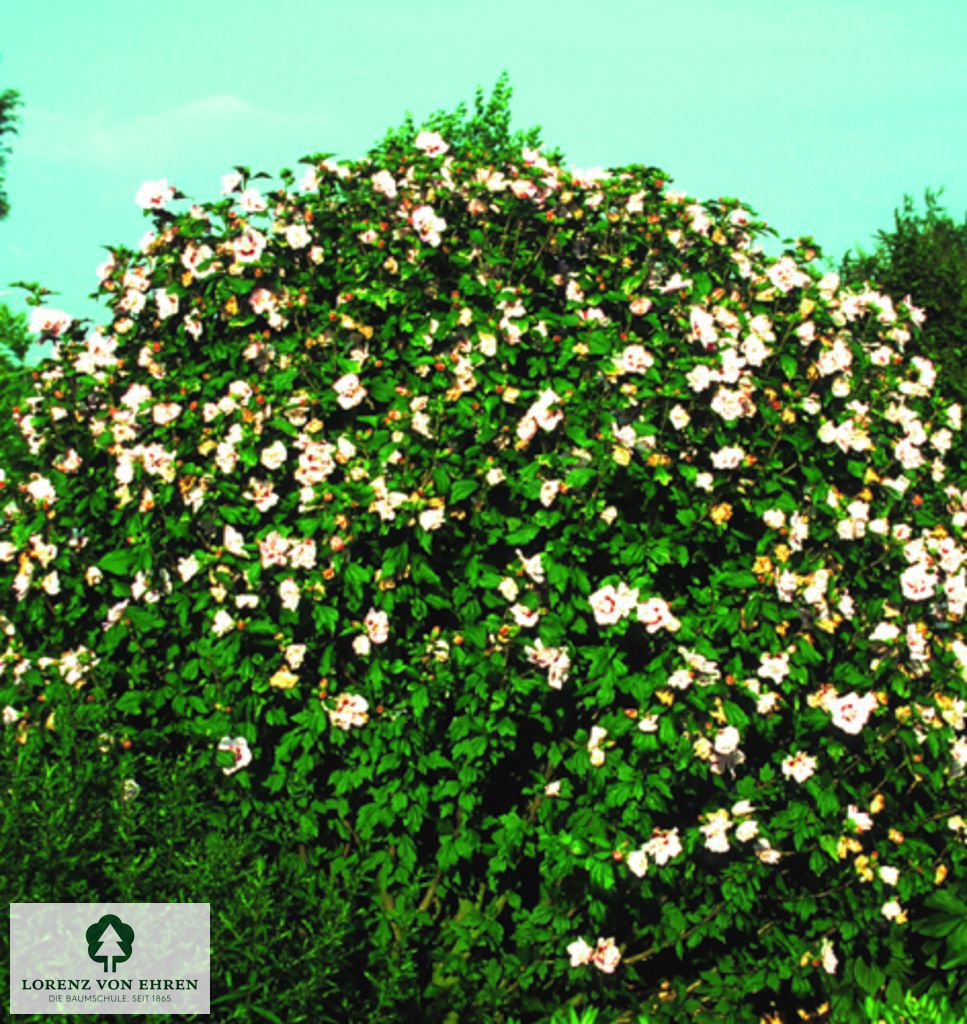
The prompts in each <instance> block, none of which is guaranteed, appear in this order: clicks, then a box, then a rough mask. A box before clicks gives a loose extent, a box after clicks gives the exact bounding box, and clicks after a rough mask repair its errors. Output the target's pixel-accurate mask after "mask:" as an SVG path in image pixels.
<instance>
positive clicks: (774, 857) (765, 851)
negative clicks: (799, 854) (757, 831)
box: [755, 838, 782, 864]
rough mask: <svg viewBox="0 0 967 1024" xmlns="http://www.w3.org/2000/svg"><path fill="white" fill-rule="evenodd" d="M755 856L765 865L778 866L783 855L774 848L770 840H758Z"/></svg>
mask: <svg viewBox="0 0 967 1024" xmlns="http://www.w3.org/2000/svg"><path fill="white" fill-rule="evenodd" d="M755 855H756V856H757V857H758V858H759V860H760V861H762V863H763V864H778V863H779V860H780V859H781V857H782V854H781V853H780V852H779V851H778V850H774V849H773V848H772V844H771V843H770V842H769V840H768V839H762V838H760V839H757V840H756V842H755Z"/></svg>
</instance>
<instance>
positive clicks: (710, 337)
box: [689, 306, 719, 349]
mask: <svg viewBox="0 0 967 1024" xmlns="http://www.w3.org/2000/svg"><path fill="white" fill-rule="evenodd" d="M689 321H690V323H691V328H692V338H693V339H694V340H695V341H698V342H701V344H702V345H704V346H705V348H706V349H714V348H715V347H716V344H717V342H718V337H719V336H718V331H717V330H716V328H715V317H714V316H712V314H711V313H709V312H708V311H707V310H704V309H702V308H701V307H699V306H692V309H691V312H690V313H689Z"/></svg>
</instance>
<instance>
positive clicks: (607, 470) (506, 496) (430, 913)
mask: <svg viewBox="0 0 967 1024" xmlns="http://www.w3.org/2000/svg"><path fill="white" fill-rule="evenodd" d="M507 98H508V90H507V88H506V86H505V84H504V83H501V85H500V86H499V87H498V89H497V91H496V92H495V93H494V95H493V96H492V97H491V98H490V100H488V101H486V102H485V101H484V100H483V99H482V98H481V97H480V96H479V95H478V99H477V104H476V108H475V110H474V111H473V112H472V113H469V114H468V112H467V111H466V109H465V108H459V109H458V110H457V112H456V113H454V114H442V113H441V114H438V115H435V116H434V117H432V118H431V119H430V120H429V121H428V122H427V123H426V124H424V125H422V126H421V127H420V129H419V130H418V129H417V127H416V126H415V125H414V124H413V123H412V122H410V121H408V122H407V123H405V124H404V125H403V127H402V128H400V129H399V130H397V131H393V132H390V133H389V134H388V135H387V136H386V137H385V138H384V139H383V140H382V142H380V143H379V144H377V145H376V146H374V148H373V149H372V150H371V151H370V152H369V154H368V155H367V156H366V157H365V158H364V159H361V160H357V161H345V162H337V161H335V160H334V159H332V158H331V156H329V155H327V154H316V155H313V156H310V157H308V158H306V159H305V160H304V161H303V163H304V164H305V165H306V170H305V173H304V174H302V176H301V178H300V177H297V176H296V175H295V174H294V173H293V172H291V171H289V170H283V171H282V172H281V173H280V175H279V180H280V182H281V184H280V185H279V186H278V187H273V188H271V189H269V188H268V187H267V186H266V187H265V188H264V189H263V188H261V187H260V185H259V184H258V181H259V179H260V178H263V177H265V176H264V175H258V174H251V173H250V172H249V170H248V169H247V168H243V167H239V168H237V169H236V171H235V172H234V173H232V174H229V175H227V176H226V178H225V179H224V181H223V188H222V198H220V199H218V200H216V201H212V202H206V203H199V204H197V205H191V206H188V204H187V203H182V202H180V201H181V200H183V199H184V197H183V196H182V195H181V194H180V193H179V192H178V191H177V190H176V189H175V188H174V187H173V186H171V185H169V184H168V183H167V181H165V180H161V181H155V182H147V183H145V185H144V186H143V187H142V188H141V190H140V191H139V192H138V201H139V202H140V204H141V205H142V206H143V207H144V208H145V210H146V215H147V216H148V218H149V219H150V221H151V227H152V229H151V231H150V232H149V233H148V234H147V235H146V236H145V238H144V239H143V240H142V242H141V244H140V247H139V248H138V249H135V250H132V249H128V248H123V247H116V248H113V249H112V250H111V256H110V258H109V259H108V261H107V262H106V263H105V265H104V266H103V267H102V268H101V270H100V294H101V295H102V296H103V299H104V301H105V303H106V305H107V307H108V308H109V310H110V315H109V316H106V317H105V321H106V322H105V323H104V324H103V325H100V326H95V327H93V328H92V329H88V326H87V325H84V324H79V323H75V322H73V321H72V320H71V318H70V317H69V316H68V315H67V314H66V313H63V312H60V311H57V310H53V309H48V308H45V307H42V306H40V305H38V307H37V308H36V309H35V312H34V317H33V328H34V330H36V331H38V333H39V334H40V336H41V337H42V338H44V339H55V340H56V349H55V357H54V358H53V359H52V360H50V361H48V362H46V363H45V364H43V365H42V366H41V367H40V368H39V369H38V370H37V372H35V373H34V378H35V379H34V386H33V393H32V394H31V395H30V396H29V397H28V398H27V399H26V401H25V402H24V403H22V404H21V405H20V406H19V407H18V409H17V410H16V412H15V417H14V418H15V420H16V423H17V426H18V427H19V430H20V432H21V434H22V436H23V439H24V441H25V442H26V445H27V448H26V449H24V451H23V452H22V453H20V454H17V449H13V448H12V449H10V451H11V452H13V453H14V454H12V455H8V456H6V457H5V463H6V464H5V466H4V477H5V479H4V484H5V489H4V491H3V495H4V501H5V504H4V506H3V515H2V523H0V560H2V561H0V571H2V575H3V580H4V586H3V588H2V593H3V597H2V601H3V605H2V607H3V609H4V612H5V621H4V628H5V632H6V651H5V653H4V654H3V656H2V671H3V675H2V679H3V684H2V685H3V690H2V694H0V699H2V700H3V702H4V703H6V704H7V705H8V706H7V709H6V711H5V721H6V723H7V729H8V734H11V735H13V734H15V735H16V738H17V739H19V740H20V741H21V742H23V743H25V744H28V743H31V742H32V737H33V736H35V735H36V733H37V731H38V730H42V729H43V728H44V726H45V725H48V726H50V727H52V728H54V729H56V728H57V725H56V714H57V708H56V700H55V699H54V698H55V696H56V693H57V692H59V691H58V689H57V686H56V685H55V684H62V683H63V682H65V681H66V683H67V684H68V685H69V686H70V687H72V688H77V689H79V690H81V691H82V692H84V691H85V690H86V692H87V694H88V699H94V700H96V701H98V702H103V704H104V706H105V707H106V708H109V709H110V715H111V716H112V722H113V727H112V733H113V734H114V735H117V736H126V737H130V742H133V743H134V744H136V745H137V747H138V748H139V749H142V750H144V751H151V752H153V753H154V754H155V755H156V756H165V755H166V754H167V753H171V752H176V753H177V756H179V757H184V756H185V754H186V752H188V754H189V755H194V756H196V757H197V758H200V759H206V760H207V761H208V763H209V764H210V770H211V772H212V774H213V778H216V779H217V780H218V782H219V783H220V785H221V786H222V787H226V788H229V789H235V790H236V791H237V792H238V796H239V802H240V807H241V811H240V814H241V815H242V819H243V820H242V823H241V826H240V827H242V828H246V829H256V828H258V829H263V830H274V834H275V835H276V836H277V837H280V841H285V842H288V843H290V844H291V845H292V846H293V847H297V846H298V847H299V848H300V849H304V851H305V856H306V858H307V859H308V862H309V863H310V864H311V865H315V866H317V867H318V868H319V869H320V870H325V871H328V872H329V873H330V876H331V877H332V878H334V879H338V878H341V879H345V880H346V881H347V888H353V889H354V891H355V890H358V883H359V881H360V880H364V882H365V888H366V890H367V891H369V892H371V894H372V900H371V904H369V905H364V906H362V907H361V908H360V909H361V912H365V913H366V914H368V915H369V916H368V917H367V918H366V921H367V926H368V930H369V934H368V935H367V936H366V939H365V943H363V945H364V946H365V948H362V947H361V948H360V949H359V951H358V960H357V963H358V965H359V969H360V970H365V969H366V966H367V965H369V966H370V967H372V966H373V965H378V964H380V963H385V962H389V961H395V962H403V961H404V960H406V959H407V958H409V959H410V960H411V961H412V962H413V963H414V964H415V965H416V966H417V970H418V973H419V977H418V978H416V979H415V982H414V984H415V986H416V988H415V989H414V991H415V993H416V995H415V996H414V998H415V999H418V1000H419V1006H418V1007H417V1006H411V1007H409V1011H410V1012H413V1013H416V1012H417V1011H419V1013H420V1014H422V1016H421V1017H420V1019H427V1020H444V1019H446V1020H451V1021H457V1020H459V1021H460V1022H471V1021H500V1020H506V1019H508V1016H507V1015H510V1016H511V1017H513V1018H514V1019H524V1020H536V1019H545V1018H544V1017H542V1016H541V1015H542V1014H546V1013H547V1012H548V1011H549V1010H550V1009H553V1008H555V1007H560V1006H563V1005H565V1004H567V1003H570V1004H571V1005H572V1006H579V1005H581V1003H582V1001H584V1002H586V1003H589V1004H591V1005H594V1006H596V1007H598V1008H600V1009H603V1010H605V1011H607V1012H608V1013H610V1014H612V1015H614V1014H628V1013H631V1012H633V1011H638V1010H640V1011H642V1012H645V1011H647V1012H648V1013H650V1014H651V1015H652V1016H653V1018H654V1019H668V1020H674V1021H682V1020H688V1019H693V1018H694V1019H703V1020H713V1019H718V1018H722V1019H728V1020H746V1019H749V1020H758V1019H759V1017H760V1015H765V1014H769V1015H775V1014H777V1013H779V1014H784V1013H785V1012H786V1011H790V1012H793V1013H794V1011H795V1010H796V1009H797V1008H798V1009H801V1010H803V1012H804V1013H812V1014H815V1015H817V1017H816V1018H814V1019H818V1015H821V1014H822V1013H823V1012H825V1011H824V1010H823V1006H824V1004H825V1005H826V1006H829V1005H830V1004H831V1005H832V1010H833V1013H834V1015H836V1016H835V1019H842V1020H847V1019H859V1017H860V1015H861V1013H862V1009H861V1007H862V1000H863V999H864V998H865V997H866V996H874V997H877V998H888V999H894V1000H895V999H896V998H899V995H900V994H901V992H902V991H903V990H904V989H908V988H909V989H912V990H913V991H914V992H916V993H917V994H920V993H928V994H929V993H937V992H940V991H944V992H946V993H948V994H950V993H953V994H954V996H955V997H956V999H957V1000H959V1003H958V1004H957V1005H958V1006H961V1005H962V1004H963V1000H964V995H965V992H964V982H963V978H962V971H961V969H960V968H961V965H962V961H960V962H958V960H957V956H958V954H957V951H956V949H955V950H954V951H953V952H951V951H950V949H949V948H947V947H945V951H942V952H940V953H938V952H937V950H936V949H935V947H936V946H937V939H936V935H937V934H939V933H937V932H936V931H934V933H933V935H934V938H930V937H929V936H927V935H924V934H922V933H921V932H919V931H918V930H917V927H916V926H917V924H918V922H921V923H922V921H924V920H926V919H928V918H930V917H931V915H935V911H934V910H931V909H929V908H925V907H924V905H923V904H924V901H925V900H926V899H927V898H929V897H930V896H931V895H932V894H936V893H938V892H947V893H949V894H950V896H951V899H952V900H954V902H957V899H959V898H962V890H961V893H960V896H957V893H956V889H955V888H954V882H955V880H956V879H957V878H958V871H959V870H962V868H963V866H964V837H965V834H967V832H965V829H967V825H965V821H964V819H963V817H961V816H960V815H959V814H958V813H957V811H958V808H962V807H963V798H964V772H963V765H964V761H965V753H967V744H965V740H964V738H963V728H964V713H965V699H964V698H965V692H964V691H965V666H967V645H965V643H964V639H963V632H962V621H963V614H964V606H965V601H967V587H965V577H964V546H963V536H964V529H965V523H967V481H965V478H964V469H963V461H962V457H961V455H960V454H959V453H960V452H962V449H961V448H960V447H959V446H960V443H961V442H960V428H961V410H960V408H959V407H958V406H956V405H944V403H943V402H942V401H941V400H940V399H939V398H938V397H936V395H935V391H934V384H935V372H934V368H933V366H932V365H931V362H930V361H929V360H928V359H926V358H923V357H909V358H908V357H907V356H905V354H904V350H905V345H906V343H907V341H908V340H909V339H911V338H912V337H914V336H915V334H916V332H917V331H918V330H919V324H920V312H919V310H918V309H917V308H916V307H915V306H914V305H912V304H911V300H910V299H909V298H908V299H905V300H903V301H900V300H891V298H890V297H888V296H887V295H883V294H880V293H878V292H876V291H874V290H871V289H870V288H864V289H861V290H855V289H854V290H847V289H844V288H843V287H841V286H840V283H839V281H838V279H837V277H836V275H835V274H826V275H821V274H820V273H819V272H818V271H817V270H816V269H815V268H814V266H813V262H814V258H815V255H816V253H815V251H813V250H812V249H811V248H810V247H809V245H808V244H807V243H802V242H790V243H789V244H788V245H787V249H786V252H785V254H784V255H782V256H781V257H779V258H771V257H767V256H766V255H764V254H763V252H762V251H761V249H760V248H759V246H758V244H757V239H758V238H759V237H760V236H761V234H762V232H763V230H764V228H763V226H762V225H761V224H760V223H759V222H758V221H757V219H756V217H755V215H754V214H753V212H752V211H750V210H749V209H748V208H747V207H745V206H743V205H741V204H740V203H739V202H738V201H736V200H733V199H718V200H710V201H706V202H698V201H696V200H694V199H692V198H689V197H686V196H684V195H682V194H680V193H677V192H675V191H673V190H672V189H670V188H669V187H668V180H667V178H666V176H665V175H664V174H662V173H661V172H659V171H657V170H655V169H653V168H647V167H642V166H637V165H636V166H627V167H620V168H612V169H610V170H608V171H603V170H600V169H595V170H587V171H578V170H573V169H571V170H567V169H565V168H564V167H563V166H562V163H561V157H560V155H559V154H558V153H557V152H556V151H555V152H551V151H546V150H542V149H541V148H540V145H539V137H538V134H537V132H536V131H533V132H530V133H527V134H526V135H522V134H520V133H516V134H515V133H512V132H511V131H510V128H509V113H508V104H507ZM88 741H89V742H90V745H91V751H92V756H93V757H96V756H98V755H97V747H98V743H99V739H98V736H96V735H93V734H92V735H90V736H89V737H88ZM961 877H962V876H961ZM350 882H351V883H352V884H351V885H350V884H349V883H350ZM961 885H962V882H961ZM960 905H962V904H960ZM954 926H956V927H960V928H962V927H963V925H962V922H956V921H955V922H954V925H953V926H952V927H954ZM945 934H946V933H945ZM957 941H958V942H959V949H960V951H961V953H960V955H961V956H962V951H963V946H964V943H963V941H962V939H958V940H957ZM958 986H959V987H958ZM399 1012H400V1013H401V1014H403V1013H404V1011H403V1010H402V1009H401V1010H400V1011H399ZM624 1019H627V1018H624ZM773 1019H801V1018H800V1017H799V1016H798V1015H796V1016H790V1017H789V1018H784V1017H778V1018H777V1017H773Z"/></svg>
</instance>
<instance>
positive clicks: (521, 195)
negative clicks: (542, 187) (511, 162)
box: [510, 178, 537, 199]
mask: <svg viewBox="0 0 967 1024" xmlns="http://www.w3.org/2000/svg"><path fill="white" fill-rule="evenodd" d="M510 190H511V192H513V193H514V195H515V196H516V197H517V198H518V199H533V198H534V196H536V195H537V186H536V185H535V184H534V182H532V181H531V180H530V178H517V179H516V180H515V181H512V182H511V185H510Z"/></svg>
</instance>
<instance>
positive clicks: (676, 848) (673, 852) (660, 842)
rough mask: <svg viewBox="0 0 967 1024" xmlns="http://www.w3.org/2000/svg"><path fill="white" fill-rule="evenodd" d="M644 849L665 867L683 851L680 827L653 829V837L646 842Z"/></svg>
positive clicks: (657, 862)
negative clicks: (679, 832)
mask: <svg viewBox="0 0 967 1024" xmlns="http://www.w3.org/2000/svg"><path fill="white" fill-rule="evenodd" d="M643 849H644V850H645V852H646V853H647V854H648V855H649V856H650V857H651V859H652V860H653V861H654V862H655V863H656V864H657V865H658V866H659V867H663V866H664V865H665V864H667V863H668V861H670V860H671V859H672V858H673V857H677V856H678V855H679V854H680V853H681V852H682V844H681V840H680V839H679V838H678V829H677V828H671V829H663V828H656V829H653V830H652V833H651V839H649V840H648V842H647V843H645V845H644V847H643Z"/></svg>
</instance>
